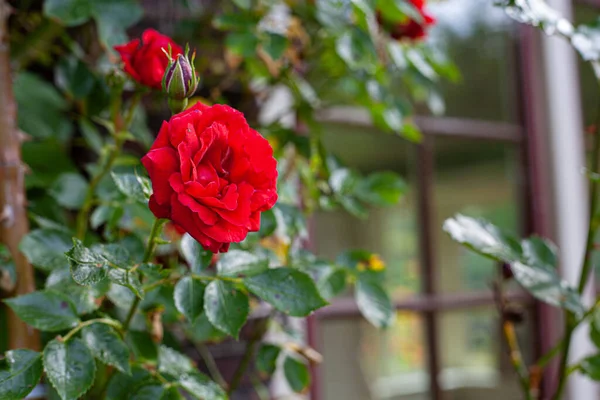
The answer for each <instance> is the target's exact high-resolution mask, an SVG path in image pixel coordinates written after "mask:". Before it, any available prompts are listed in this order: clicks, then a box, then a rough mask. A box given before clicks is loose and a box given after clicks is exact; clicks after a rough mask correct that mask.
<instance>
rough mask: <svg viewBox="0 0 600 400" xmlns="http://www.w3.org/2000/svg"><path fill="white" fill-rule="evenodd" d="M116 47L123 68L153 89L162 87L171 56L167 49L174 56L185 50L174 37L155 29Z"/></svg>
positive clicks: (136, 79)
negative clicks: (166, 52)
mask: <svg viewBox="0 0 600 400" xmlns="http://www.w3.org/2000/svg"><path fill="white" fill-rule="evenodd" d="M114 49H115V50H116V51H117V52H118V53H119V54H120V56H121V61H122V62H123V70H124V71H125V72H126V73H127V74H128V75H129V76H131V77H132V78H133V79H134V80H135V81H137V82H138V83H140V84H142V85H144V86H148V87H151V88H153V89H160V88H161V81H162V79H163V76H164V74H165V69H166V68H167V65H169V56H168V55H166V54H165V51H166V50H167V49H168V50H169V53H170V54H171V55H172V56H177V55H178V54H181V53H182V52H183V51H182V49H181V47H179V46H178V45H177V43H175V42H174V41H173V39H171V38H170V37H168V36H165V35H162V34H160V33H158V32H157V31H155V30H154V29H146V30H145V31H144V33H143V34H142V37H141V39H134V40H132V41H131V42H129V43H125V44H122V45H119V46H115V47H114Z"/></svg>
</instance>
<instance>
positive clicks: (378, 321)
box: [354, 273, 394, 328]
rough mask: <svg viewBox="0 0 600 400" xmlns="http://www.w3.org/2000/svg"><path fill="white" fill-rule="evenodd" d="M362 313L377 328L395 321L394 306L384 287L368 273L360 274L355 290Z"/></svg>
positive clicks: (357, 303) (385, 326)
mask: <svg viewBox="0 0 600 400" xmlns="http://www.w3.org/2000/svg"><path fill="white" fill-rule="evenodd" d="M354 296H355V299H356V305H357V306H358V309H359V310H360V312H361V313H362V315H363V316H364V317H365V318H366V319H367V321H369V322H370V323H371V324H373V325H374V326H376V327H377V328H387V327H388V326H390V325H391V324H392V323H393V321H394V308H393V306H392V302H391V301H390V298H389V296H388V295H387V293H386V292H385V290H383V288H382V287H381V286H380V285H379V284H378V283H377V282H376V281H375V280H373V279H371V278H370V277H369V276H368V275H366V274H363V273H361V274H359V275H358V279H357V281H356V289H355V292H354Z"/></svg>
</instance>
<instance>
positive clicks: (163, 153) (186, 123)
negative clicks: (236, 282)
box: [142, 103, 277, 253]
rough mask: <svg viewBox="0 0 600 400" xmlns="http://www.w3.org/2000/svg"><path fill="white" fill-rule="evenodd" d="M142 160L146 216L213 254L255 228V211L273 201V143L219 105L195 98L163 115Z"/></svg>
mask: <svg viewBox="0 0 600 400" xmlns="http://www.w3.org/2000/svg"><path fill="white" fill-rule="evenodd" d="M142 163H143V164H144V166H145V167H146V169H147V170H148V175H149V176H150V180H151V181H152V188H153V190H154V194H153V195H152V196H151V197H150V203H149V206H150V209H151V210H152V212H153V213H154V215H155V216H156V217H157V218H168V219H170V220H172V221H173V222H174V223H175V224H176V225H177V226H179V227H181V228H182V229H183V230H185V231H186V232H188V233H189V234H190V235H191V236H192V237H193V238H194V239H196V240H197V241H198V242H200V244H201V245H202V247H204V248H205V249H206V250H210V251H212V252H214V253H217V252H226V251H227V250H228V249H229V245H230V243H231V242H241V241H242V240H244V238H245V237H246V235H247V234H248V232H256V231H258V230H259V228H260V213H261V212H262V211H266V210H268V209H270V208H271V207H273V205H274V204H275V202H276V201H277V192H276V185H277V162H276V161H275V159H274V158H273V149H272V148H271V146H270V145H269V143H268V142H267V140H266V139H265V138H263V137H262V136H261V135H260V134H259V133H258V132H256V131H255V130H253V129H251V128H250V127H249V126H248V124H247V122H246V119H245V118H244V116H243V114H242V113H240V112H239V111H237V110H234V109H233V108H231V107H229V106H226V105H214V106H212V107H209V106H206V105H204V104H202V103H196V104H195V105H194V106H193V107H191V108H190V109H188V110H186V111H184V112H182V113H180V114H177V115H175V116H173V117H172V118H171V119H170V120H169V122H164V123H163V125H162V127H161V129H160V132H159V133H158V137H157V139H156V141H155V142H154V144H153V145H152V148H151V149H150V152H148V154H146V155H145V156H144V158H142Z"/></svg>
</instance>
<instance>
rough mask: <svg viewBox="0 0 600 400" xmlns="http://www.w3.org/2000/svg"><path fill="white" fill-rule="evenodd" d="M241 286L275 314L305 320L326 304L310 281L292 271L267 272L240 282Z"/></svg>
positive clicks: (301, 273) (302, 274)
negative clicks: (265, 303) (268, 304)
mask: <svg viewBox="0 0 600 400" xmlns="http://www.w3.org/2000/svg"><path fill="white" fill-rule="evenodd" d="M244 284H245V285H246V287H247V288H248V290H250V291H251V292H252V293H254V294H255V295H257V296H258V297H260V298H261V299H263V300H265V301H266V302H268V303H270V304H272V305H273V306H274V307H275V308H276V309H278V310H279V311H283V312H284V313H286V314H289V315H292V316H295V317H305V316H307V315H309V314H310V313H311V312H313V311H314V310H316V309H318V308H321V307H324V306H326V305H327V302H326V301H325V300H323V298H322V297H321V295H320V294H319V291H318V290H317V288H316V286H315V283H314V282H313V281H312V279H310V277H309V276H308V275H306V274H305V273H304V272H300V271H298V270H295V269H291V268H276V269H269V270H267V271H265V272H263V273H262V274H259V275H256V276H251V277H248V278H246V279H244Z"/></svg>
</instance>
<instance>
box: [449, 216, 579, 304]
mask: <svg viewBox="0 0 600 400" xmlns="http://www.w3.org/2000/svg"><path fill="white" fill-rule="evenodd" d="M444 230H445V231H446V232H448V233H449V234H450V236H451V237H452V238H453V239H454V240H456V241H457V242H459V243H462V244H464V245H465V246H467V247H469V248H471V249H472V250H474V251H476V252H477V253H479V254H482V255H484V256H487V257H490V258H492V259H495V260H497V261H503V262H506V263H510V266H511V270H512V272H513V275H514V277H515V279H516V280H517V281H518V282H519V284H520V285H521V286H523V287H524V288H525V289H527V290H528V291H529V292H530V293H531V294H532V295H533V296H535V297H536V298H537V299H539V300H541V301H544V302H546V303H548V304H551V305H554V306H558V307H563V308H566V309H568V310H570V311H572V312H574V313H575V314H577V315H582V314H583V313H584V311H585V310H584V307H583V305H582V303H581V297H580V296H579V294H578V293H577V290H576V289H575V288H573V287H571V286H570V285H569V284H568V283H567V282H566V281H564V280H562V279H561V278H560V276H559V275H558V272H557V271H556V255H555V249H554V246H553V245H552V244H551V243H549V242H547V241H545V240H543V239H540V238H538V237H535V236H534V237H532V238H530V239H525V240H523V241H522V242H521V243H519V242H517V240H516V239H515V238H513V237H511V236H509V235H507V234H505V233H503V232H501V231H500V230H499V229H498V228H497V227H495V226H494V225H492V224H490V223H489V222H486V221H482V220H477V219H474V218H469V217H465V216H463V215H457V216H456V217H454V218H451V219H448V220H446V222H445V223H444Z"/></svg>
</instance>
